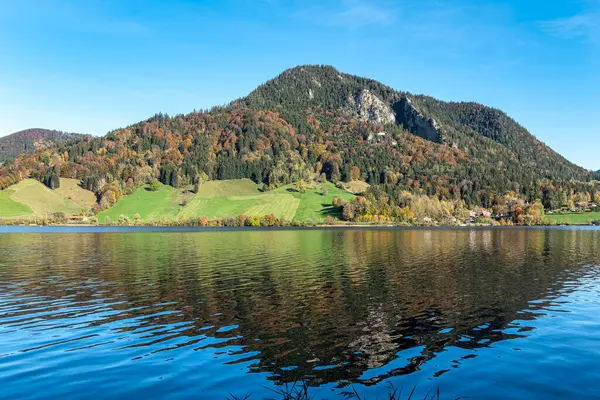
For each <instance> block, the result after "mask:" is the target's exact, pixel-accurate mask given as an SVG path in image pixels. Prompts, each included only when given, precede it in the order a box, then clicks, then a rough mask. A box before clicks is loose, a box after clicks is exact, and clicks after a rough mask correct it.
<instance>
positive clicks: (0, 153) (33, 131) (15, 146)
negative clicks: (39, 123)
mask: <svg viewBox="0 0 600 400" xmlns="http://www.w3.org/2000/svg"><path fill="white" fill-rule="evenodd" d="M78 136H81V134H77V133H67V132H63V131H57V130H52V129H43V128H30V129H24V130H22V131H18V132H14V133H11V134H9V135H5V136H2V137H0V162H4V161H6V160H8V159H11V158H15V157H17V156H18V155H19V154H22V153H24V152H28V151H37V150H40V149H42V148H46V147H51V146H53V145H56V144H58V143H61V142H65V141H68V140H71V139H75V138H76V137H78Z"/></svg>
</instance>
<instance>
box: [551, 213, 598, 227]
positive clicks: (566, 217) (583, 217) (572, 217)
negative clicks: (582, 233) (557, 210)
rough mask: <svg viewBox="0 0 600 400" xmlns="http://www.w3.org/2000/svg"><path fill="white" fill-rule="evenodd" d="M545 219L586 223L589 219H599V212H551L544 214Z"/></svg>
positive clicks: (558, 222) (560, 222) (557, 221)
mask: <svg viewBox="0 0 600 400" xmlns="http://www.w3.org/2000/svg"><path fill="white" fill-rule="evenodd" d="M546 221H547V222H548V223H551V222H554V223H556V224H572V225H587V224H589V223H590V221H600V212H588V213H569V214H551V215H546Z"/></svg>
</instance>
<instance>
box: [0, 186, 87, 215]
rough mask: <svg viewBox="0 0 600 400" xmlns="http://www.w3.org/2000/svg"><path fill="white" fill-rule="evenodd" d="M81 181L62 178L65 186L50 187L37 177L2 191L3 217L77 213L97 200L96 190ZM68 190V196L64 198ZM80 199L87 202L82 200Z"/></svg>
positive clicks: (0, 208)
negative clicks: (37, 179) (81, 200)
mask: <svg viewBox="0 0 600 400" xmlns="http://www.w3.org/2000/svg"><path fill="white" fill-rule="evenodd" d="M78 182H79V181H75V180H73V179H71V180H69V179H61V183H64V184H65V188H63V189H57V190H51V189H48V188H47V187H46V186H44V185H43V184H42V183H40V182H38V181H36V180H34V179H25V180H23V181H21V182H19V183H17V184H16V185H12V186H11V187H9V188H7V189H5V190H2V191H0V218H11V217H26V216H31V215H37V216H42V215H47V214H53V213H58V212H61V213H64V214H65V215H78V214H79V213H80V212H81V210H82V208H83V209H88V208H89V207H90V204H89V203H90V201H91V200H90V199H91V198H94V199H95V196H94V194H93V193H91V192H88V191H87V190H85V189H82V188H80V187H79V186H77V185H78ZM61 190H63V191H64V192H61ZM66 193H68V196H69V197H65V194H66ZM80 199H85V201H84V202H79V200H80Z"/></svg>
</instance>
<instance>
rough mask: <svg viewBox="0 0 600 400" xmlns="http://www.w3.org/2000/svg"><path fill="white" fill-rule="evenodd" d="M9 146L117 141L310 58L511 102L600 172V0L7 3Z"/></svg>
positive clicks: (0, 130) (515, 111)
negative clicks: (117, 133)
mask: <svg viewBox="0 0 600 400" xmlns="http://www.w3.org/2000/svg"><path fill="white" fill-rule="evenodd" d="M0 60H1V62H0V110H1V115H0V136H2V135H5V134H9V133H12V132H15V131H18V130H21V129H26V128H30V127H42V128H51V129H60V130H65V131H71V132H84V133H92V134H104V133H106V132H107V131H109V130H111V129H114V128H118V127H122V126H126V125H129V124H132V123H135V122H137V121H140V120H143V119H146V118H148V117H149V116H151V115H153V114H154V113H156V112H159V111H162V112H167V113H170V114H176V113H187V112H190V111H192V110H193V109H200V108H208V107H210V106H212V105H218V104H224V103H227V102H229V101H230V100H232V99H234V98H238V97H241V96H244V95H245V94H247V93H248V92H250V91H251V90H252V89H253V88H255V87H256V86H257V85H258V84H260V83H262V82H264V81H266V80H268V79H270V78H272V77H274V76H275V75H277V74H278V73H280V72H281V71H283V70H284V69H286V68H289V67H293V66H295V65H298V64H331V65H333V66H335V67H337V68H338V69H340V70H342V71H344V72H348V73H353V74H358V75H363V76H367V77H370V78H374V79H377V80H380V81H382V82H384V83H386V84H388V85H390V86H392V87H394V88H396V89H399V90H407V91H410V92H413V93H425V94H428V95H432V96H435V97H438V98H440V99H443V100H469V101H477V102H481V103H484V104H486V105H490V106H494V107H498V108H501V109H502V110H504V111H506V112H507V113H509V114H510V115H511V116H512V117H514V118H515V119H517V120H518V121H519V122H520V123H521V124H522V125H524V126H525V127H526V128H528V129H529V130H530V131H531V132H532V133H533V134H535V135H536V136H537V137H538V138H540V139H541V140H543V141H544V142H546V143H547V144H549V145H550V146H551V147H553V148H554V149H555V150H557V151H559V152H560V153H562V154H563V155H565V156H566V157H567V158H568V159H570V160H572V161H574V162H576V163H577V164H579V165H582V166H584V167H587V168H594V169H598V168H600V157H598V156H597V154H598V152H599V149H600V128H599V127H600V112H599V111H600V74H599V73H598V71H600V0H561V1H552V0H545V1H541V0H505V1H492V0H396V1H392V0H377V1H367V0H331V1H327V0H320V1H319V0H301V1H300V0H298V1H296V0H246V1H243V0H218V1H217V0H213V1H209V0H198V1H191V0H185V1H184V0H172V1H155V0H122V1H121V0H86V1H79V0H74V1H67V0H37V1H36V0H5V1H3V2H2V6H0Z"/></svg>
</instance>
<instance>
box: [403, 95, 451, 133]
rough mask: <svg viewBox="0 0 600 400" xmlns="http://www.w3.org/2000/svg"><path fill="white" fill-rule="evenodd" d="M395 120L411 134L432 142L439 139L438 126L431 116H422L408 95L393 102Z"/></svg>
mask: <svg viewBox="0 0 600 400" xmlns="http://www.w3.org/2000/svg"><path fill="white" fill-rule="evenodd" d="M394 111H395V112H396V122H397V123H399V124H402V125H404V127H405V128H406V129H408V130H409V131H410V132H412V133H413V134H415V135H417V136H420V137H422V138H424V139H427V140H431V141H434V142H439V141H440V126H439V124H438V123H437V122H436V120H434V119H433V118H428V117H426V116H424V115H423V114H422V113H421V112H420V111H419V110H418V109H417V108H416V107H415V106H414V105H413V104H412V102H411V100H410V97H405V98H404V99H402V100H400V101H399V102H397V103H395V104H394Z"/></svg>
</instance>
